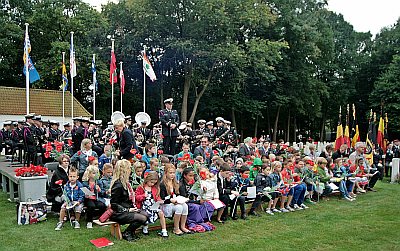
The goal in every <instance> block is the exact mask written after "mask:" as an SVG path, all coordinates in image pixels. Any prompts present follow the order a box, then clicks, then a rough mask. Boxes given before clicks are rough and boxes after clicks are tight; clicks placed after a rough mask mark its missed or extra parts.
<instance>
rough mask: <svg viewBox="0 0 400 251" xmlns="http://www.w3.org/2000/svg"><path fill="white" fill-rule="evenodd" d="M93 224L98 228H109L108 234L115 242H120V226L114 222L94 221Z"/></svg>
mask: <svg viewBox="0 0 400 251" xmlns="http://www.w3.org/2000/svg"><path fill="white" fill-rule="evenodd" d="M93 223H95V224H97V225H99V226H110V233H111V235H112V236H114V238H115V239H117V240H122V233H121V225H120V224H118V223H117V222H115V221H106V222H100V221H99V220H94V221H93Z"/></svg>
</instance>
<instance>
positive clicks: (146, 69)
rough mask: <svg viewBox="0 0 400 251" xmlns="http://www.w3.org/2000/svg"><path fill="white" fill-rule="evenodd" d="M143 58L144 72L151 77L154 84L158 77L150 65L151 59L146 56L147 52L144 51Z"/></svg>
mask: <svg viewBox="0 0 400 251" xmlns="http://www.w3.org/2000/svg"><path fill="white" fill-rule="evenodd" d="M142 56H143V70H144V72H145V73H146V75H147V76H149V78H150V80H151V81H153V82H154V80H157V77H156V74H155V73H154V70H153V67H152V66H151V64H150V61H149V59H148V58H147V56H146V51H143V53H142Z"/></svg>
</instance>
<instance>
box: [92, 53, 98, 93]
mask: <svg viewBox="0 0 400 251" xmlns="http://www.w3.org/2000/svg"><path fill="white" fill-rule="evenodd" d="M92 73H93V83H94V86H93V88H96V89H95V91H97V90H98V89H99V82H98V81H97V72H96V63H95V62H94V58H93V59H92Z"/></svg>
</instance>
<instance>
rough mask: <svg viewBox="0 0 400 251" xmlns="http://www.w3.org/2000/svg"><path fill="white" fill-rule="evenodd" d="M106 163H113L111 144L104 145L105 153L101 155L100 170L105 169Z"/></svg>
mask: <svg viewBox="0 0 400 251" xmlns="http://www.w3.org/2000/svg"><path fill="white" fill-rule="evenodd" d="M106 163H111V146H110V145H105V146H104V153H103V154H102V155H101V156H100V157H99V170H100V171H103V166H104V164H106Z"/></svg>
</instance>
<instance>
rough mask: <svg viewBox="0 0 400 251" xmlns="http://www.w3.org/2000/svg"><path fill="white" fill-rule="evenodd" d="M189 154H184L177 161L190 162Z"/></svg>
mask: <svg viewBox="0 0 400 251" xmlns="http://www.w3.org/2000/svg"><path fill="white" fill-rule="evenodd" d="M190 159H191V158H190V154H189V153H185V154H184V155H183V156H182V157H180V158H178V160H180V161H190Z"/></svg>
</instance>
